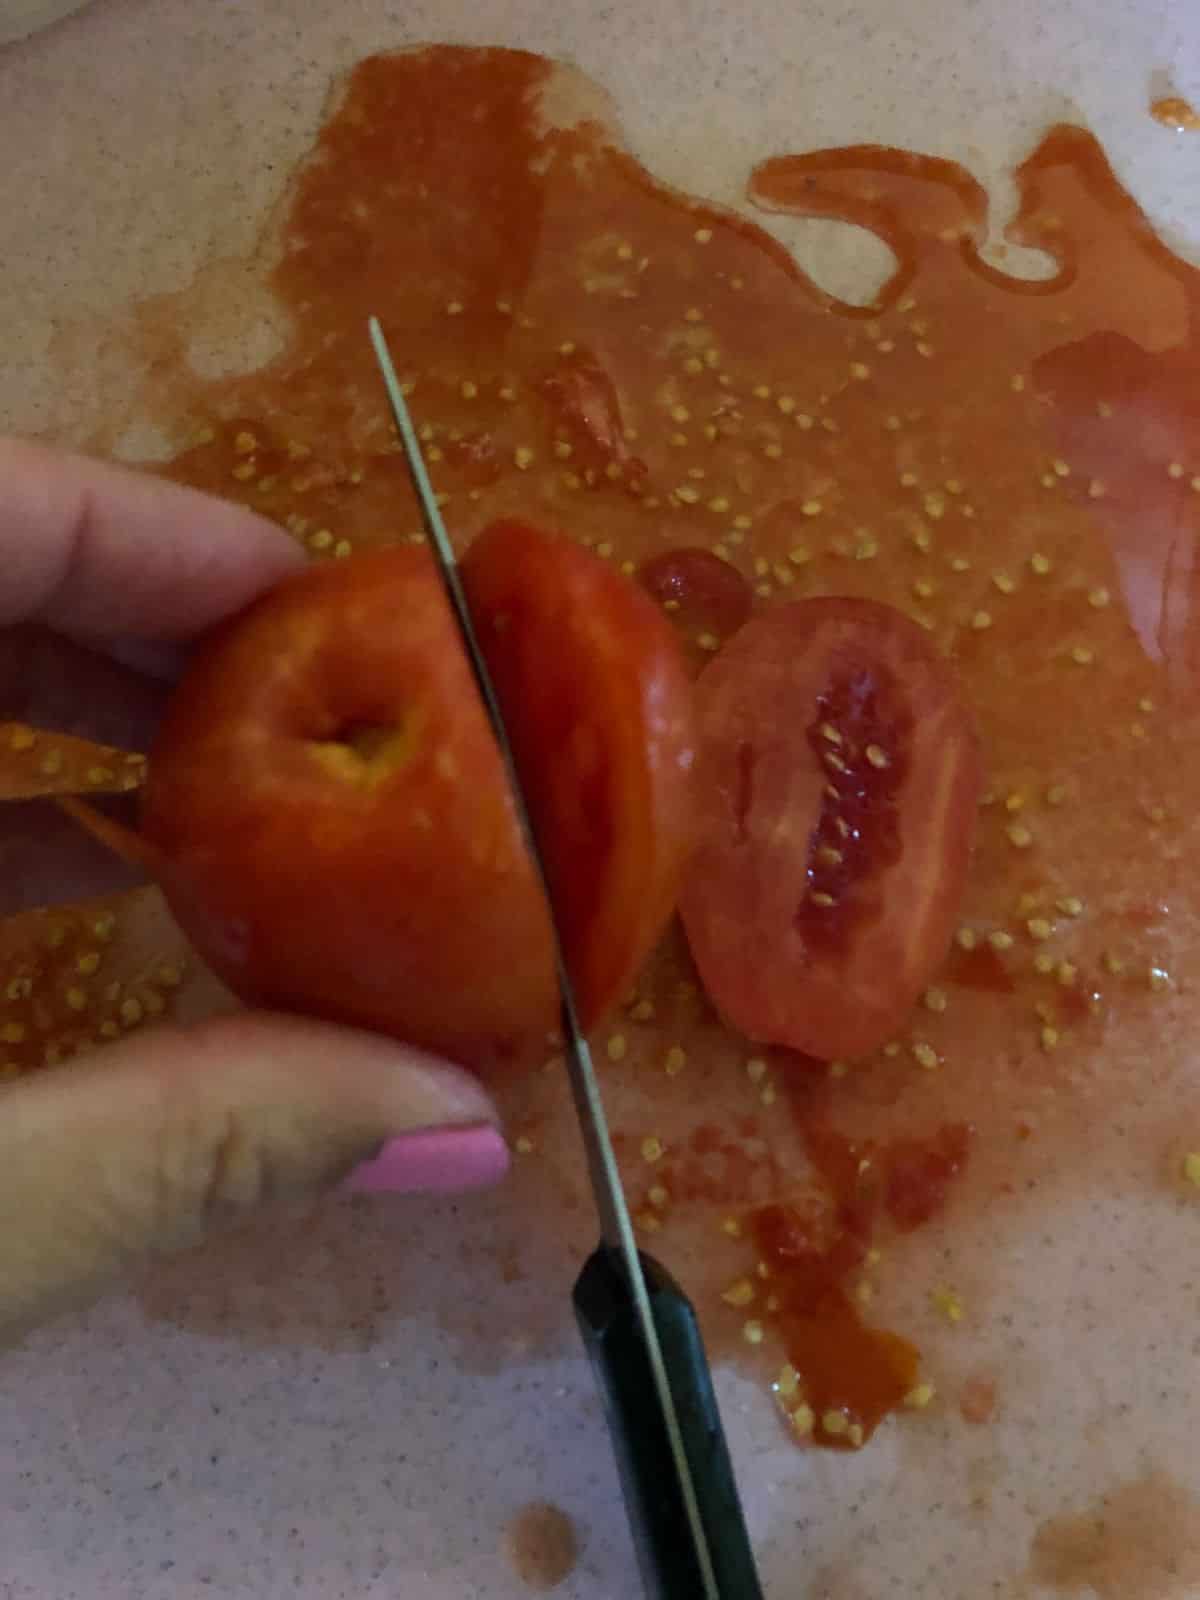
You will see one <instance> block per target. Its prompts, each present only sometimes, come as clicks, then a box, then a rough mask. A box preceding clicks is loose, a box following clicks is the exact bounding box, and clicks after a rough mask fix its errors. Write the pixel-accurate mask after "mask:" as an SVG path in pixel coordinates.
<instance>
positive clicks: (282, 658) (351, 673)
mask: <svg viewBox="0 0 1200 1600" xmlns="http://www.w3.org/2000/svg"><path fill="white" fill-rule="evenodd" d="M389 730H390V733H389ZM389 738H392V739H393V740H394V741H396V742H394V743H393V744H392V745H391V746H389V745H388V743H387V741H388V739H389ZM355 742H357V744H358V745H359V747H360V752H361V753H360V754H356V753H355V749H354V747H353V746H354V743H355ZM142 829H143V832H144V834H145V835H146V836H147V837H148V839H149V840H150V842H151V844H152V845H153V846H155V847H157V848H158V849H159V850H160V851H161V852H162V853H163V855H164V856H165V857H166V859H167V861H168V862H169V867H168V868H167V869H166V870H165V871H164V874H163V887H164V889H165V891H166V894H167V898H168V901H169V903H170V905H171V908H172V910H173V912H174V913H175V915H176V917H177V919H178V920H179V922H180V923H181V925H182V926H183V928H184V930H185V932H186V933H188V935H189V936H190V937H191V939H192V940H193V942H194V943H195V944H196V946H197V948H198V949H199V951H200V953H201V955H203V956H204V957H205V958H206V959H207V960H208V961H209V963H210V964H211V965H212V966H213V967H214V968H215V969H216V971H217V972H218V974H219V975H220V976H221V977H222V978H223V979H224V980H225V981H226V982H227V983H228V984H229V985H230V987H231V988H233V990H234V991H235V992H236V993H237V994H238V995H239V996H240V997H241V998H243V999H245V1000H247V1001H250V1002H252V1003H256V1004H265V1005H272V1006H278V1007H282V1008H285V1009H294V1010H300V1011H305V1012H309V1013H314V1014H317V1015H321V1016H325V1017H328V1018H332V1019H335V1020H338V1021H342V1022H348V1023H354V1024H359V1025H362V1026H365V1027H369V1028H374V1029H378V1030H381V1031H384V1032H388V1033H392V1034H396V1035H398V1036H400V1037H403V1038H404V1039H406V1040H408V1041H409V1042H411V1043H414V1044H418V1045H421V1046H424V1047H425V1048H428V1049H431V1050H436V1051H441V1052H444V1053H446V1054H448V1055H451V1056H453V1057H455V1058H456V1059H458V1060H459V1061H462V1062H464V1063H466V1064H468V1065H472V1066H475V1067H477V1068H486V1067H488V1066H490V1065H493V1064H495V1063H497V1062H500V1061H503V1060H505V1059H509V1058H512V1057H514V1056H516V1055H518V1054H521V1053H522V1052H523V1051H524V1050H526V1048H527V1047H529V1046H530V1045H531V1044H537V1045H542V1044H544V1041H545V1037H546V1034H547V1033H548V1032H549V1031H550V1030H552V1029H553V1028H554V1027H555V1026H556V1023H557V987H556V983H555V979H554V968H553V959H552V949H553V947H552V943H551V935H550V925H549V920H548V916H547V911H546V905H545V900H544V898H543V896H542V894H541V891H540V887H539V885H538V883H537V880H536V877H535V874H534V870H533V867H532V864H531V862H530V860H529V858H528V856H527V853H526V850H525V846H524V840H523V836H522V833H521V829H520V826H519V822H518V818H517V814H516V809H515V804H514V802H513V800H512V798H511V796H510V794H509V791H508V786H507V781H506V778H505V774H504V770H503V766H502V763H501V760H500V755H499V751H498V750H497V748H496V745H495V742H494V739H493V737H492V733H491V729H490V727H489V725H488V722H487V718H486V714H485V712H484V709H483V706H482V703H481V702H480V701H479V699H478V695H477V691H476V688H475V683H474V678H473V676H472V673H471V668H470V665H469V662H468V660H467V657H466V655H465V653H464V651H463V649H462V646H461V642H460V640H459V636H458V630H457V625H456V623H455V621H454V618H453V615H452V613H451V611H450V609H449V606H448V604H447V602H446V600H445V597H444V593H443V590H442V586H441V580H440V578H439V576H438V574H437V571H436V568H435V566H434V563H433V561H432V558H431V556H430V555H429V553H428V551H426V550H422V549H417V548H413V547H408V548H402V549H393V550H387V551H382V552H378V553H374V554H364V555H360V556H356V557H353V558H351V559H350V560H349V561H345V562H329V563H324V564H322V565H320V566H314V567H311V568H309V569H308V570H306V571H305V572H303V573H301V574H300V575H298V576H297V577H295V578H292V579H289V580H287V581H286V582H285V583H283V584H282V585H281V586H279V587H278V588H277V589H275V590H273V591H272V592H271V593H269V594H268V595H266V596H264V597H263V598H262V599H261V600H259V601H258V602H257V603H256V604H255V605H253V606H252V607H251V608H250V609H249V611H248V612H246V613H244V614H243V615H242V616H241V617H240V618H238V619H236V620H235V621H234V622H232V623H231V624H230V625H228V626H227V627H226V628H224V629H223V630H222V631H221V632H220V633H219V634H218V635H217V636H216V637H214V638H213V639H212V640H211V641H210V642H209V643H208V644H207V645H206V646H205V647H203V648H202V650H201V652H200V654H199V656H198V659H197V660H196V661H195V662H194V664H193V665H192V666H191V668H190V670H189V672H188V674H187V676H186V677H185V679H184V681H183V683H182V684H181V685H180V687H179V689H178V691H177V692H176V694H175V696H174V697H173V699H172V701H171V704H170V706H169V707H168V710H167V714H166V718H165V721H164V723H163V726H162V728H161V730H160V733H159V736H158V739H157V741H156V744H155V746H154V749H153V751H152V755H151V763H150V769H149V776H148V781H147V784H146V789H145V794H144V802H143V811H142Z"/></svg>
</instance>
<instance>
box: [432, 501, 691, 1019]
mask: <svg viewBox="0 0 1200 1600" xmlns="http://www.w3.org/2000/svg"><path fill="white" fill-rule="evenodd" d="M462 570H463V581H464V583H465V586H466V590H467V595H468V599H469V603H470V608H471V614H472V616H473V618H474V620H475V626H476V630H477V632H478V635H479V641H480V644H481V646H482V647H483V650H484V653H485V655H486V657H487V662H488V667H489V670H490V672H491V673H492V676H493V679H494V682H495V686H496V691H497V694H498V696H499V699H500V703H501V706H502V708H503V712H504V720H505V724H506V726H507V728H508V731H509V735H510V738H511V741H512V745H513V752H514V754H515V756H516V760H517V766H518V769H519V771H520V773H521V775H522V782H523V787H524V790H525V794H526V798H527V800H528V803H529V807H530V812H531V815H532V818H533V822H534V827H535V830H536V832H537V836H538V842H539V846H540V849H541V852H542V856H543V859H544V861H545V865H546V872H547V876H548V878H549V882H550V890H551V896H552V898H553V901H554V905H555V909H556V911H557V914H558V919H559V924H560V927H561V929H562V934H563V942H564V945H565V949H566V955H567V962H568V966H569V968H570V971H571V974H572V977H573V979H574V982H575V986H576V990H577V993H578V998H579V1003H580V1010H581V1012H582V1016H583V1021H584V1024H585V1026H586V1025H589V1024H591V1023H593V1022H594V1021H595V1020H596V1018H597V1017H599V1016H600V1015H601V1014H602V1013H603V1011H604V1010H605V1009H606V1008H607V1007H608V1006H609V1005H611V1004H612V1003H613V1002H614V1001H615V1000H618V999H620V998H621V996H622V995H623V993H624V992H625V990H626V989H627V988H628V986H629V985H630V983H631V982H632V981H633V978H634V976H635V974H636V972H637V969H638V967H639V966H640V965H641V963H642V961H643V960H644V959H645V957H646V955H647V954H648V952H649V950H650V948H651V946H652V945H653V944H654V942H655V941H656V940H657V938H658V936H659V934H660V933H661V932H662V929H663V926H664V924H665V923H666V921H667V919H668V918H669V917H670V916H671V914H672V912H673V911H674V908H675V902H676V898H677V894H678V890H679V884H680V881H681V876H682V872H683V866H684V862H685V860H686V857H687V854H688V851H689V849H690V845H691V841H692V799H691V779H692V766H693V758H694V729H693V718H692V690H691V686H690V684H689V682H688V678H687V673H686V670H685V667H684V664H683V658H682V654H681V651H680V647H679V644H678V642H677V640H676V638H675V635H674V632H673V630H672V629H671V627H670V625H669V624H668V623H667V622H666V621H665V619H664V618H663V617H662V616H661V615H660V613H659V611H658V608H657V607H656V606H655V605H654V604H653V602H652V601H651V600H649V599H648V598H647V596H646V595H644V594H643V593H642V592H641V591H640V590H639V589H638V588H637V587H636V586H635V585H634V584H632V583H630V582H629V580H628V579H626V578H625V577H623V576H622V575H621V574H620V573H619V572H617V571H615V570H614V569H613V568H612V567H610V566H608V565H607V564H606V563H605V562H603V561H601V560H599V559H598V558H597V557H595V556H593V555H591V554H589V553H588V552H587V551H586V550H584V549H582V548H580V546H578V545H576V544H574V543H572V542H571V541H570V540H569V539H566V538H564V537H563V536H561V535H557V534H547V533H542V532H539V531H538V530H537V529H534V528H531V527H529V526H527V525H526V524H524V523H520V522H500V523H495V524H493V525H492V527H490V528H488V529H486V530H485V531H484V532H483V533H482V534H480V535H479V537H478V538H477V539H476V540H475V542H474V544H472V546H471V548H470V549H469V550H468V552H467V555H466V558H465V561H464V563H463V569H462Z"/></svg>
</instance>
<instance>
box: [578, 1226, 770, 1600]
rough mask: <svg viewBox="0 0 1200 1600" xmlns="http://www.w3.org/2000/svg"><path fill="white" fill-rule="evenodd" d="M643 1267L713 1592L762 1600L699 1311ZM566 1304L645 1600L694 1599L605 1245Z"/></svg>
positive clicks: (657, 1434)
mask: <svg viewBox="0 0 1200 1600" xmlns="http://www.w3.org/2000/svg"><path fill="white" fill-rule="evenodd" d="M641 1261H642V1270H643V1272H644V1273H645V1276H646V1287H647V1289H648V1291H649V1294H650V1306H651V1310H652V1312H653V1315H654V1325H655V1327H656V1328H657V1329H658V1337H659V1342H660V1344H661V1345H662V1352H663V1358H664V1361H665V1363H666V1367H667V1373H668V1375H669V1378H670V1384H671V1393H672V1395H673V1397H674V1400H675V1409H676V1412H677V1414H678V1417H679V1430H680V1434H681V1436H682V1439H683V1447H684V1453H685V1454H686V1456H687V1460H688V1464H689V1466H690V1468H691V1474H692V1483H693V1486H694V1488H695V1492H696V1500H697V1503H698V1505H699V1509H700V1520H701V1522H702V1524H703V1526H704V1529H705V1532H706V1533H707V1535H708V1543H709V1554H710V1557H711V1560H712V1565H713V1570H714V1573H715V1575H716V1580H717V1589H718V1593H719V1594H720V1596H721V1600H762V1589H761V1586H760V1584H759V1580H758V1574H757V1571H756V1569H755V1565H754V1555H753V1552H752V1550H751V1547H750V1539H749V1536H748V1534H747V1532H746V1523H745V1519H744V1517H743V1515H742V1506H741V1501H740V1500H739V1498H738V1491H737V1483H736V1481H735V1479H734V1475H733V1465H732V1463H731V1462H730V1459H729V1449H728V1447H727V1445H726V1443H725V1433H724V1430H723V1429H722V1427H721V1415H720V1412H719V1411H718V1409H717V1399H716V1395H715V1394H714V1392H713V1384H712V1374H711V1372H710V1370H709V1365H708V1357H707V1356H706V1354H705V1351H704V1342H703V1340H702V1339H701V1337H700V1328H699V1325H698V1323H697V1321H696V1313H695V1311H694V1310H693V1308H692V1305H691V1302H690V1301H689V1300H688V1298H687V1296H686V1295H685V1294H684V1292H683V1290H682V1289H681V1288H680V1287H679V1285H678V1284H677V1283H676V1282H675V1281H674V1279H673V1278H672V1277H671V1276H670V1274H669V1273H668V1272H667V1271H666V1269H665V1268H664V1267H663V1266H661V1265H660V1263H659V1262H657V1261H655V1260H654V1259H653V1257H651V1256H646V1255H643V1256H642V1257H641ZM573 1298H574V1303H575V1315H576V1319H577V1320H578V1323H579V1327H580V1331H581V1332H582V1334H583V1341H584V1344H585V1345H586V1346H587V1350H588V1354H589V1355H590V1356H591V1359H592V1363H593V1365H594V1367H595V1369H596V1373H597V1376H598V1377H599V1380H600V1387H601V1391H602V1393H603V1395H604V1402H605V1410H606V1413H607V1416H608V1425H609V1429H610V1431H611V1433H612V1438H613V1447H614V1450H615V1452H616V1457H617V1468H618V1471H619V1473H620V1477H621V1487H622V1490H623V1492H624V1495H625V1504H626V1508H627V1510H628V1512H629V1520H630V1524H631V1526H632V1529H633V1536H634V1544H635V1545H636V1547H637V1557H638V1565H639V1567H640V1569H641V1574H642V1582H643V1584H644V1586H645V1590H646V1595H647V1600H697V1597H698V1596H703V1594H704V1592H705V1591H704V1584H703V1578H702V1575H701V1572H700V1568H699V1564H698V1562H697V1559H696V1555H695V1549H694V1544H693V1539H692V1534H691V1528H690V1524H689V1521H688V1517H687V1511H686V1508H685V1504H684V1500H683V1495H682V1492H681V1490H680V1486H679V1481H678V1475H677V1472H676V1468H675V1460H674V1456H673V1455H672V1452H671V1446H670V1440H669V1437H668V1434H667V1430H666V1425H665V1423H664V1421H663V1418H662V1413H661V1409H660V1406H659V1401H658V1395H657V1391H656V1389H655V1386H654V1377H653V1373H652V1370H651V1366H650V1360H649V1357H648V1355H647V1353H646V1346H645V1341H644V1339H643V1336H642V1332H641V1327H640V1325H639V1323H638V1319H637V1312H636V1309H635V1307H634V1303H633V1298H632V1296H631V1294H630V1292H629V1287H628V1284H627V1281H626V1278H625V1273H624V1271H623V1269H622V1267H621V1264H620V1261H619V1259H618V1258H617V1257H616V1256H615V1255H614V1254H613V1253H612V1251H610V1250H609V1249H608V1248H607V1247H606V1246H604V1245H601V1247H600V1248H599V1249H598V1250H597V1251H596V1252H595V1253H594V1254H593V1255H591V1256H590V1257H589V1258H588V1260H587V1262H586V1263H585V1265H584V1268H583V1271H582V1272H581V1273H580V1274H579V1278H578V1279H577V1281H576V1284H575V1293H574V1296H573Z"/></svg>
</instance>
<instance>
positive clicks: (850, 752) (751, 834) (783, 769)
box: [680, 599, 980, 1060]
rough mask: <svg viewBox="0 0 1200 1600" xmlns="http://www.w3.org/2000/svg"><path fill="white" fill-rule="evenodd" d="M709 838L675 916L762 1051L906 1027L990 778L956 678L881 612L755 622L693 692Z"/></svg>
mask: <svg viewBox="0 0 1200 1600" xmlns="http://www.w3.org/2000/svg"><path fill="white" fill-rule="evenodd" d="M697 697H698V717H699V733H700V758H699V770H698V781H697V788H698V806H699V812H700V821H699V839H698V844H697V849H696V852H695V855H694V856H693V859H692V864H691V867H690V869H689V873H688V879H687V883H686V884H685V886H684V889H683V892H682V895H681V899H680V909H681V912H682V915H683V921H684V927H685V929H686V932H687V936H688V941H689V944H690V946H691V949H692V953H693V956H694V958H695V961H696V965H697V967H698V969H699V972H700V976H701V978H702V980H703V982H704V985H705V988H706V989H707V991H708V993H709V996H710V997H711V998H712V1000H713V1002H714V1003H715V1004H716V1006H717V1007H718V1009H719V1010H720V1011H721V1012H722V1013H723V1014H724V1015H725V1017H726V1018H727V1019H728V1021H729V1022H730V1023H731V1024H732V1025H733V1026H734V1027H736V1028H738V1029H739V1030H740V1031H741V1032H742V1033H744V1034H747V1035H748V1036H749V1037H750V1038H751V1039H753V1040H756V1041H758V1042H760V1043H763V1044H777V1045H785V1046H788V1047H790V1048H791V1049H794V1050H800V1051H803V1052H805V1053H806V1054H808V1055H813V1056H817V1057H821V1058H823V1059H826V1060H831V1059H834V1058H837V1057H842V1056H851V1057H852V1056H859V1055H863V1054H865V1053H867V1052H868V1051H870V1050H872V1049H874V1048H875V1047H876V1046H878V1045H880V1044H883V1043H884V1042H885V1041H886V1040H887V1039H888V1038H890V1037H891V1035H892V1034H894V1033H895V1032H896V1030H897V1029H899V1028H900V1027H902V1026H903V1024H904V1022H905V1020H906V1018H907V1016H908V1014H909V1012H910V1010H911V1008H912V1006H913V1004H914V1003H915V1002H916V1000H917V999H918V997H919V996H920V994H921V992H922V990H923V989H924V988H925V987H926V985H927V984H928V982H929V980H930V978H931V977H932V976H933V974H934V972H935V971H936V969H937V967H938V965H939V964H940V963H941V961H942V960H943V959H944V957H945V955H946V951H947V947H948V945H949V943H950V939H951V935H952V933H953V930H954V926H955V922H956V917H957V913H958V908H959V905H960V902H961V898H962V892H963V887H964V883H965V879H966V874H967V867H968V862H969V857H970V848H971V838H972V831H973V824H974V818H975V812H976V805H977V800H978V791H979V783H980V762H979V754H978V748H977V742H976V737H975V733H974V729H973V724H972V719H971V715H970V712H969V710H968V708H967V706H966V704H965V703H964V700H963V698H962V695H961V694H960V692H959V689H958V686H957V683H956V680H955V678H954V676H953V673H952V671H951V669H950V667H949V665H948V664H947V663H946V662H945V661H944V660H943V659H942V658H941V657H940V656H939V655H938V654H937V653H936V651H935V650H934V649H933V648H932V646H931V645H930V643H929V641H928V639H927V638H926V636H925V635H924V634H923V633H922V632H921V630H920V629H919V628H917V627H916V626H915V625H914V624H913V623H911V622H909V621H908V619H907V618H906V617H904V616H902V615H901V614H900V613H899V612H898V611H894V610H892V608H891V607H889V606H884V605H879V604H876V603H875V602H873V601H867V600H844V599H810V600H801V601H797V602H795V603H793V604H788V605H781V606H776V607H774V608H772V609H771V610H769V611H767V612H765V613H764V614H763V615H762V616H760V617H758V618H756V619H755V620H754V621H752V622H749V623H747V624H746V626H745V627H744V628H743V629H742V630H741V631H740V632H739V633H738V634H736V635H735V637H734V638H733V639H732V640H731V641H730V642H729V644H728V645H727V646H726V647H725V649H724V651H723V652H722V653H721V654H720V655H719V656H718V657H717V658H716V659H715V660H714V661H713V662H711V664H710V665H709V666H708V667H707V668H706V669H705V671H704V672H703V674H702V675H701V677H700V680H699V682H698V684H697Z"/></svg>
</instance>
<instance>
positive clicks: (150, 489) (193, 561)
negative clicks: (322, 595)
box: [0, 439, 303, 640]
mask: <svg viewBox="0 0 1200 1600" xmlns="http://www.w3.org/2000/svg"><path fill="white" fill-rule="evenodd" d="M0 485H3V495H2V496H0V626H6V625H8V624H11V623H14V622H22V621H35V622H44V623H46V624H47V625H48V626H50V627H52V628H56V629H58V630H60V631H62V632H64V633H69V634H73V635H75V636H76V637H83V638H92V639H102V638H120V637H123V636H126V635H128V636H133V637H137V638H144V639H161V640H173V639H181V638H187V637H189V636H191V635H193V634H197V633H200V632H203V630H204V629H205V628H207V627H209V626H211V625H212V624H213V623H214V622H216V621H218V620H219V619H221V618H222V617H225V616H227V615H229V613H231V612H233V611H237V610H239V609H240V608H241V607H242V606H244V605H245V604H246V603H247V602H248V601H249V600H251V599H252V598H253V597H254V596H255V595H256V594H257V593H259V592H260V591H261V590H262V589H264V588H267V587H269V586H270V585H271V584H272V583H274V582H276V581H278V579H280V578H281V577H283V576H284V575H285V574H286V573H288V572H290V571H292V570H294V569H295V568H296V567H297V566H299V565H301V564H302V562H303V557H302V556H301V554H300V552H299V550H298V549H297V548H296V546H295V545H294V544H293V542H292V541H291V539H289V538H288V536H287V534H285V533H284V532H283V531H282V530H281V529H279V528H277V527H276V526H275V525H274V524H273V523H271V522H268V521H266V520H265V519H264V518H262V517H257V516H255V515H254V514H253V513H252V512H249V511H246V510H243V509H242V508H241V507H240V506H235V505H232V504H229V503H227V502H226V501H223V500H216V499H213V498H211V497H210V496H208V495H203V494H200V493H199V492H198V491H196V490H194V489H184V488H181V487H179V486H178V485H177V484H172V483H168V482H166V480H165V479H162V478H156V477H153V476H150V475H148V474H143V473H137V472H131V471H128V470H127V469H125V468H122V467H115V466H109V465H107V464H105V463H102V462H97V461H90V460H88V459H86V458H85V457H82V456H72V455H65V454H62V453H60V452H58V451H55V450H51V449H48V448H46V447H45V446H43V445H37V444H31V443H26V442H23V441H21V440H15V439H0Z"/></svg>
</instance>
